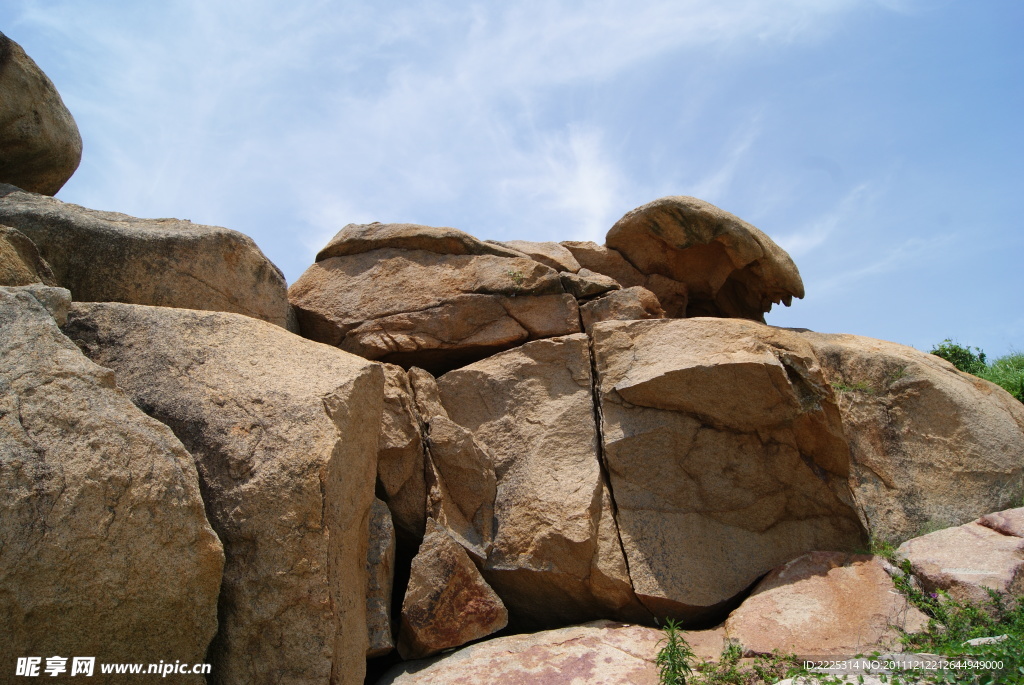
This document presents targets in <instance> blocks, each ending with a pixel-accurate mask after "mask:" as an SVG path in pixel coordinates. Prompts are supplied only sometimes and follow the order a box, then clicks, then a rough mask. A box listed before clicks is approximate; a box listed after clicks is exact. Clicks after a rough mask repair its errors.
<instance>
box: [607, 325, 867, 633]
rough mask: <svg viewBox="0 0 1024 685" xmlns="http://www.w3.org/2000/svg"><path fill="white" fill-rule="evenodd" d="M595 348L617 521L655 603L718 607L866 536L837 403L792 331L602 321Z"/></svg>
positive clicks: (698, 614) (641, 586) (644, 596)
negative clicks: (774, 573)
mask: <svg viewBox="0 0 1024 685" xmlns="http://www.w3.org/2000/svg"><path fill="white" fill-rule="evenodd" d="M593 349H594V359H595V368H596V369H597V374H598V387H599V396H600V400H601V412H602V417H603V421H602V423H603V431H602V434H603V440H604V457H605V459H606V461H607V464H608V470H609V474H610V481H611V489H612V492H613V493H614V499H615V502H616V504H617V507H618V517H617V519H618V524H619V531H620V533H621V536H622V542H623V546H624V548H625V552H626V556H627V559H628V562H629V572H630V576H631V578H632V582H633V587H634V589H635V590H636V593H637V595H638V596H639V597H640V599H641V601H642V602H643V603H644V604H645V605H646V606H647V607H648V608H649V609H650V610H651V611H652V612H654V613H655V614H657V615H659V616H666V615H667V616H675V617H677V618H681V619H684V620H686V619H691V620H708V619H714V618H716V617H717V616H720V615H721V612H722V611H723V610H724V609H725V607H726V604H727V602H728V601H729V600H730V599H731V598H733V597H734V596H736V595H737V594H738V593H740V592H742V591H743V590H744V589H745V588H747V587H749V586H750V584H751V583H753V582H754V581H755V580H756V579H757V578H758V577H759V576H761V575H762V574H764V573H766V572H767V571H769V570H771V569H772V568H774V567H776V566H778V565H780V564H782V563H785V562H786V561H789V560H791V559H793V558H795V557H797V556H799V555H800V554H803V553H805V552H808V551H813V550H819V549H824V550H829V549H831V550H840V551H842V550H847V551H849V550H852V549H855V548H857V547H859V546H862V545H863V544H864V543H865V541H866V540H865V536H864V532H863V530H862V529H861V526H860V524H859V521H858V519H857V515H856V513H855V512H854V510H853V509H852V506H851V505H852V500H851V496H850V492H849V489H848V486H847V482H846V481H847V477H848V474H849V472H848V459H849V457H848V450H847V446H846V442H845V441H844V439H843V434H842V426H841V421H840V418H839V411H838V408H837V407H836V405H835V402H834V400H833V399H832V394H831V389H830V388H829V386H828V384H827V382H826V381H825V378H824V376H823V375H822V371H821V369H820V368H819V367H818V364H817V362H816V360H815V359H814V356H813V353H812V350H811V348H810V346H809V345H807V344H806V343H804V342H803V341H801V340H800V338H799V337H798V336H797V335H796V334H794V333H791V332H788V331H784V330H781V329H773V328H770V327H767V326H764V325H762V324H757V323H754V322H749V321H740V320H727V319H709V318H698V319H685V320H653V321H628V322H604V323H599V324H596V325H595V326H594V328H593Z"/></svg>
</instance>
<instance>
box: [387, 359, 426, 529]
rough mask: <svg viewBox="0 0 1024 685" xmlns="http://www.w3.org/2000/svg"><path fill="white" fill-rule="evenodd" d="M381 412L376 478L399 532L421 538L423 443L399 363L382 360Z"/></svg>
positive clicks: (418, 423) (424, 522)
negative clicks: (388, 362)
mask: <svg viewBox="0 0 1024 685" xmlns="http://www.w3.org/2000/svg"><path fill="white" fill-rule="evenodd" d="M383 368H384V415H383V417H382V419H381V425H380V437H379V441H378V447H377V482H378V484H379V485H380V487H381V489H383V491H384V492H383V495H384V501H385V502H386V503H387V506H388V509H390V510H391V516H392V520H393V521H394V524H395V527H396V528H397V529H398V531H399V533H400V534H401V535H403V536H405V537H406V538H407V539H409V540H413V541H415V542H417V543H418V542H419V541H420V540H422V539H423V526H424V525H425V524H426V506H427V486H426V481H425V479H424V468H425V465H424V461H423V455H424V449H425V447H424V444H423V436H422V433H421V428H420V420H419V415H418V413H417V411H416V407H415V404H414V397H413V392H412V386H411V385H410V384H409V377H408V376H407V375H406V372H405V371H403V370H402V367H400V366H395V365H394V364H384V365H383Z"/></svg>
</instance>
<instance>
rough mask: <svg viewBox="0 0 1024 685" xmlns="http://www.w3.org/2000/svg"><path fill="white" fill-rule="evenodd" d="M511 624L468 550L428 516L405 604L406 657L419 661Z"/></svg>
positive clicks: (401, 637) (402, 645)
mask: <svg viewBox="0 0 1024 685" xmlns="http://www.w3.org/2000/svg"><path fill="white" fill-rule="evenodd" d="M507 624H508V612H507V611H506V610H505V606H504V605H503V604H502V603H501V600H500V599H499V598H498V596H497V595H496V594H495V593H494V590H492V589H491V588H490V586H488V585H487V583H486V582H485V581H484V579H483V578H482V577H481V576H480V572H479V571H478V570H477V568H476V566H475V565H474V564H473V562H472V560H471V559H470V558H469V555H468V554H466V550H465V549H463V548H462V546H461V545H459V544H458V543H457V542H456V541H455V540H454V539H453V538H452V537H451V536H450V535H448V533H447V532H446V531H445V529H444V528H443V527H441V526H440V525H439V524H438V523H437V522H436V521H434V520H433V519H427V525H426V534H425V535H424V536H423V544H422V545H420V549H419V551H418V552H417V553H416V557H415V558H414V559H413V561H412V573H411V577H410V580H409V588H408V589H407V590H406V592H405V599H404V601H403V602H402V626H401V629H400V631H399V633H398V652H399V653H400V654H401V655H402V658H404V659H419V658H422V657H425V656H430V655H432V654H436V653H438V652H440V651H441V650H442V649H448V648H451V647H459V646H461V645H464V644H466V643H467V642H470V641H472V640H478V639H480V638H482V637H486V636H487V635H490V634H491V633H493V632H496V631H498V630H501V629H502V628H504V627H505V626H506V625H507Z"/></svg>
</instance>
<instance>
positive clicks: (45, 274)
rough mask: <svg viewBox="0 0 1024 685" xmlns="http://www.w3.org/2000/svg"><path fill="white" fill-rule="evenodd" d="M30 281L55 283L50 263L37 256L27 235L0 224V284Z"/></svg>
mask: <svg viewBox="0 0 1024 685" xmlns="http://www.w3.org/2000/svg"><path fill="white" fill-rule="evenodd" d="M30 283H42V284H44V285H49V286H55V285H57V282H56V281H55V280H54V279H53V272H52V271H51V270H50V265H49V264H47V263H46V261H45V260H44V259H43V258H42V257H40V256H39V250H37V249H36V246H35V244H34V243H33V242H32V241H31V240H29V239H28V236H26V235H25V234H24V233H22V232H21V231H18V230H16V229H13V228H11V227H10V226H0V286H2V285H8V286H19V285H28V284H30Z"/></svg>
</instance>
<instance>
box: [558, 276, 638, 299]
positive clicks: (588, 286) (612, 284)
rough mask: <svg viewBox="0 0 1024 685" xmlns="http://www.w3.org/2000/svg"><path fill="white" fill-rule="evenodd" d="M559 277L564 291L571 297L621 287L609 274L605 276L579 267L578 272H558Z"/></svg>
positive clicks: (590, 295) (579, 296)
mask: <svg viewBox="0 0 1024 685" xmlns="http://www.w3.org/2000/svg"><path fill="white" fill-rule="evenodd" d="M559 277H560V278H561V280H562V287H563V288H565V291H566V292H567V293H572V295H573V297H575V298H577V299H580V300H583V299H586V298H589V297H595V296H597V295H600V294H601V293H606V292H608V291H609V290H618V289H619V288H621V287H622V286H620V285H619V283H618V281H616V280H615V279H614V278H612V277H611V276H605V275H604V274H599V273H597V272H596V271H591V270H590V269H580V271H579V273H569V272H564V273H562V274H559Z"/></svg>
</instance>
